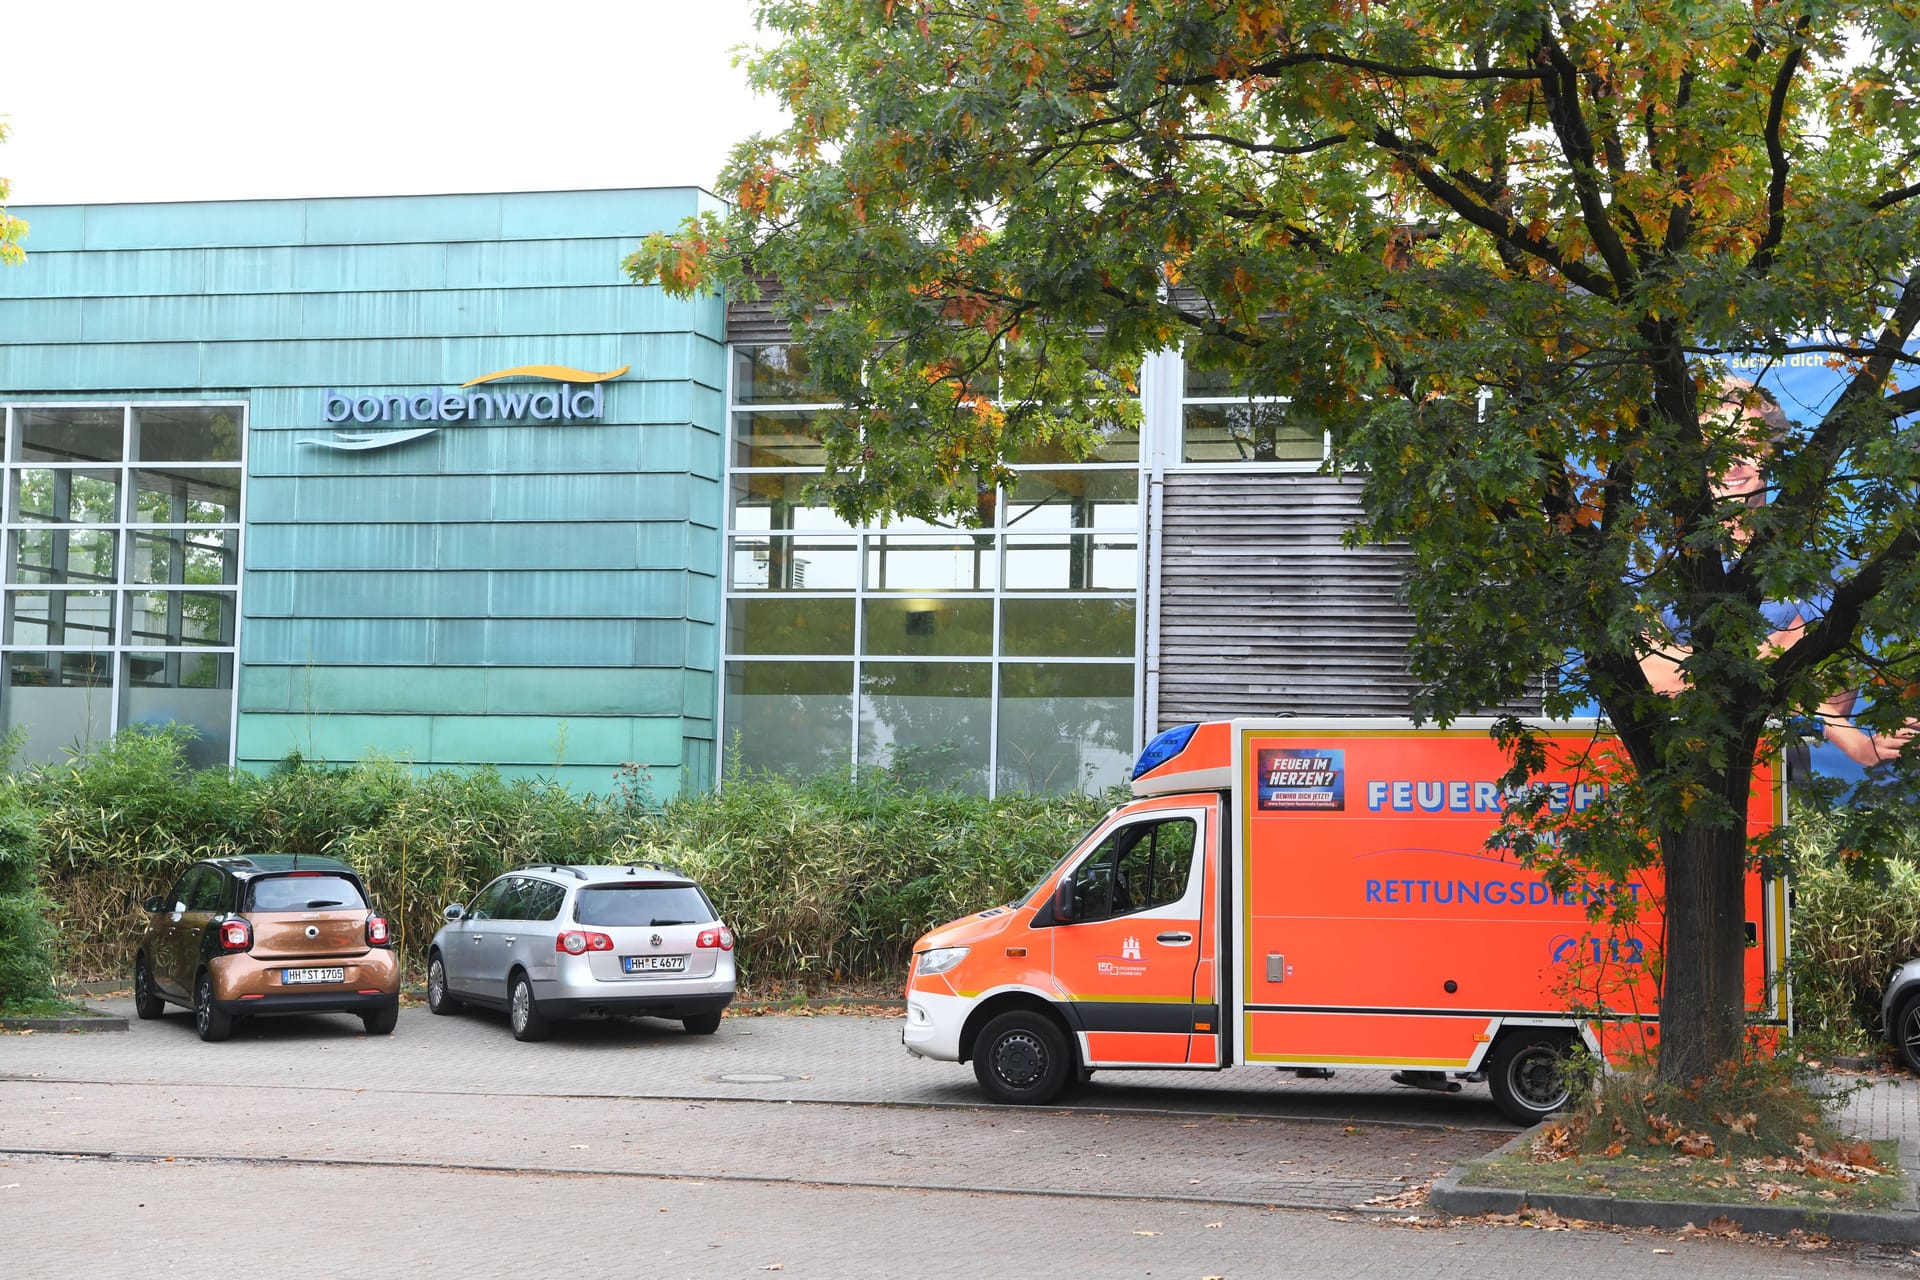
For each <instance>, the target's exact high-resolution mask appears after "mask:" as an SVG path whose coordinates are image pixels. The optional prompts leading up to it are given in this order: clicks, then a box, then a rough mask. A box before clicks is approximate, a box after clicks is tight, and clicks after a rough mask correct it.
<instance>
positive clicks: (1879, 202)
mask: <svg viewBox="0 0 1920 1280" xmlns="http://www.w3.org/2000/svg"><path fill="white" fill-rule="evenodd" d="M1915 196H1920V182H1916V183H1914V184H1913V185H1912V186H1910V187H1902V188H1900V189H1899V190H1898V191H1889V192H1887V193H1886V194H1885V195H1879V196H1875V197H1874V198H1873V199H1872V200H1871V201H1870V202H1869V203H1868V204H1867V208H1869V209H1871V210H1873V211H1874V212H1875V213H1879V212H1880V211H1881V210H1882V209H1891V208H1892V207H1893V206H1894V205H1896V204H1899V203H1900V202H1901V201H1902V200H1911V199H1913V198H1914V197H1915Z"/></svg>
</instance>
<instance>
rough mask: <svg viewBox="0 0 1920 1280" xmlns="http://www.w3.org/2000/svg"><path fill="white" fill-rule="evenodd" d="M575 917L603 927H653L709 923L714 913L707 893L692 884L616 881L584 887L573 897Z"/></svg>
mask: <svg viewBox="0 0 1920 1280" xmlns="http://www.w3.org/2000/svg"><path fill="white" fill-rule="evenodd" d="M573 918H574V920H575V921H577V922H578V923H580V924H597V925H600V926H601V927H602V928H618V927H620V926H621V925H634V926H638V927H640V928H649V927H653V926H658V925H663V924H706V923H708V922H709V921H711V920H712V919H713V918H714V916H713V908H712V907H711V906H709V905H708V903H707V895H706V894H704V893H701V892H700V890H698V889H696V888H694V887H693V886H692V885H690V884H614V885H595V886H594V887H592V888H589V889H582V890H580V892H579V893H578V894H577V895H576V896H575V897H574V900H573Z"/></svg>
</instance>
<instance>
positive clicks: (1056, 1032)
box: [973, 1009, 1075, 1106]
mask: <svg viewBox="0 0 1920 1280" xmlns="http://www.w3.org/2000/svg"><path fill="white" fill-rule="evenodd" d="M1074 1069H1075V1063H1074V1060H1073V1051H1072V1050H1071V1049H1069V1048H1068V1047H1067V1037H1066V1034H1065V1033H1064V1032H1062V1031H1061V1030H1060V1024H1059V1023H1057V1022H1055V1021H1054V1020H1053V1019H1052V1018H1049V1017H1047V1015H1045V1014H1044V1013H1035V1012H1033V1011H1032V1010H1028V1009H1016V1010H1014V1011H1013V1012H1011V1013H1003V1014H1001V1015H1000V1016H999V1017H997V1018H995V1019H994V1020H993V1021H992V1022H989V1023H988V1024H987V1025H986V1026H985V1027H984V1028H982V1029H981V1031H980V1038H979V1039H978V1040H976V1041H975V1042H974V1045H973V1074H974V1075H975V1076H976V1077H978V1079H979V1081H980V1087H981V1088H982V1089H985V1090H986V1091H987V1095H988V1096H989V1097H991V1098H992V1099H993V1100H994V1101H995V1102H1008V1103H1013V1104H1016V1105H1028V1106H1039V1105H1041V1104H1043V1103H1047V1102H1051V1101H1053V1099H1054V1098H1055V1097H1057V1096H1058V1095H1059V1093H1060V1090H1061V1089H1063V1088H1065V1087H1066V1083H1067V1080H1068V1079H1069V1078H1070V1077H1071V1076H1072V1075H1073V1072H1074Z"/></svg>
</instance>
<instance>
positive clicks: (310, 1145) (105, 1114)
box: [0, 1001, 1920, 1280]
mask: <svg viewBox="0 0 1920 1280" xmlns="http://www.w3.org/2000/svg"><path fill="white" fill-rule="evenodd" d="M106 1003H107V1004H108V1006H109V1007H111V1008H116V1009H120V1008H124V1002H113V1001H108V1002H106ZM1239 1074H1240V1073H1234V1072H1229V1073H1224V1074H1221V1075H1208V1076H1172V1075H1164V1074H1152V1073H1114V1074H1112V1075H1101V1076H1096V1077H1095V1080H1094V1082H1093V1083H1092V1084H1091V1085H1089V1086H1087V1087H1085V1088H1083V1089H1082V1090H1080V1091H1079V1092H1077V1093H1076V1094H1074V1095H1072V1096H1071V1097H1070V1098H1069V1099H1067V1100H1066V1102H1065V1105H1061V1106H1056V1107H1050V1108H1045V1109H1042V1110H1022V1109H1008V1108H998V1107H991V1106H987V1105H985V1104H984V1103H983V1102H982V1099H981V1095H980V1094H979V1093H978V1091H977V1089H976V1088H975V1086H974V1084H973V1081H972V1077H971V1073H970V1071H969V1070H968V1069H967V1068H964V1067H959V1066H955V1065H952V1064H940V1063H928V1062H922V1061H920V1060H917V1059H914V1058H912V1057H910V1056H909V1055H908V1054H906V1053H905V1051H904V1050H902V1049H901V1048H900V1046H899V1031H898V1024H897V1022H896V1021H895V1020H893V1019H891V1018H861V1017H844V1016H831V1015H823V1016H816V1017H795V1016H774V1017H743V1016H729V1017H728V1018H727V1019H726V1020H725V1021H724V1022H723V1023H722V1025H721V1029H720V1031H719V1033H718V1034H716V1035H714V1036H712V1037H691V1036H687V1035H685V1034H684V1033H682V1032H681V1031H680V1030H679V1029H678V1027H677V1026H675V1025H673V1024H667V1023H654V1022H635V1023H619V1022H616V1023H601V1024H592V1023H589V1024H578V1025H574V1026H570V1027H567V1028H565V1029H563V1031H562V1033H561V1034H560V1035H559V1036H558V1037H556V1039H555V1040H553V1041H550V1042H547V1043H545V1044H519V1043H517V1042H515V1041H514V1040H513V1039H512V1037H511V1036H510V1035H509V1034H508V1032H507V1030H506V1027H505V1025H504V1022H503V1021H502V1020H501V1019H500V1018H498V1017H497V1016H493V1015H489V1014H475V1015H469V1016H466V1017H461V1018H452V1019H449V1018H434V1017H432V1016H431V1015H429V1014H427V1013H426V1012H425V1011H424V1010H421V1009H408V1010H406V1011H405V1012H404V1013H403V1014H402V1018H401V1023H400V1028H399V1030H398V1032H396V1033H395V1035H393V1036H392V1037H388V1038H375V1037H367V1036H364V1035H362V1034H361V1033H360V1031H359V1024H358V1022H357V1021H356V1020H353V1019H350V1018H345V1017H314V1018H301V1019H278V1020H266V1021H262V1022H261V1023H259V1024H256V1025H253V1026H246V1027H243V1028H242V1029H241V1030H240V1031H239V1032H238V1033H237V1034H236V1035H235V1037H234V1039H233V1040H231V1041H229V1042H228V1043H226V1044H221V1045H206V1044H202V1043H201V1042H200V1041H199V1040H198V1039H197V1038H196V1037H195V1036H194V1034H193V1031H192V1027H191V1024H190V1022H189V1020H188V1018H187V1017H186V1015H185V1014H184V1013H180V1012H175V1013H172V1014H170V1015H169V1016H168V1017H166V1018H165V1019H163V1020H161V1021H159V1022H157V1023H139V1022H135V1023H134V1024H133V1027H132V1029H131V1030H130V1031H129V1032H127V1033H126V1034H94V1035H46V1034H41V1035H5V1036H0V1274H4V1275H6V1276H8V1277H39V1276H52V1277H64V1276H79V1275H83V1274H84V1275H86V1276H89V1277H101V1276H122V1275H125V1276H144V1275H166V1274H173V1273H175V1272H179V1273H183V1274H184V1273H186V1272H187V1271H188V1270H190V1269H191V1270H192V1271H195V1272H205V1271H206V1270H207V1269H208V1267H209V1266H210V1265H219V1264H218V1261H217V1259H219V1258H220V1257H221V1256H222V1255H223V1254H224V1253H226V1252H227V1251H229V1250H231V1251H233V1253H234V1256H235V1258H237V1259H245V1263H246V1269H248V1270H258V1269H264V1268H267V1267H272V1268H273V1269H276V1270H285V1269H287V1267H286V1266H284V1265H283V1262H286V1261H288V1260H295V1259H297V1261H298V1266H297V1268H295V1270H297V1272H298V1274H299V1275H301V1276H302V1277H324V1276H331V1275H349V1274H351V1275H355V1276H363V1275H366V1274H368V1273H369V1271H370V1270H371V1271H379V1272H392V1271H396V1270H398V1269H400V1268H405V1270H406V1271H407V1272H408V1273H409V1274H418V1275H448V1276H491V1275H508V1274H513V1275H521V1274H526V1273H527V1272H528V1271H529V1270H537V1271H546V1270H549V1269H551V1268H555V1267H561V1268H566V1269H567V1270H568V1271H569V1272H570V1273H571V1272H575V1271H576V1270H577V1269H581V1268H590V1269H592V1271H591V1273H593V1274H607V1275H609V1276H621V1277H627V1276H681V1275H688V1276H723V1275H725V1276H731V1275H762V1274H767V1273H768V1272H770V1271H774V1270H778V1271H782V1272H788V1273H792V1274H795V1275H815V1276H835V1277H839V1276H864V1275H887V1276H902V1275H910V1276H911V1275H926V1276H935V1275H938V1276H947V1275H951V1274H954V1273H955V1272H956V1271H958V1272H961V1273H982V1274H989V1275H1155V1276H1190V1277H1195V1278H1196V1280H1197V1278H1199V1277H1204V1276H1233V1277H1250V1276H1303V1277H1304V1276H1325V1277H1344V1276H1372V1275H1392V1276H1396V1277H1398V1276H1401V1275H1404V1274H1406V1273H1408V1272H1409V1271H1413V1272H1415V1273H1419V1272H1423V1271H1424V1272H1426V1273H1430V1274H1431V1275H1433V1276H1435V1277H1451V1276H1456V1275H1458V1276H1474V1277H1483V1276H1490V1275H1498V1274H1501V1273H1502V1272H1508V1273H1514V1272H1519V1273H1522V1274H1524V1273H1525V1272H1526V1271H1528V1270H1542V1271H1544V1270H1546V1269H1549V1268H1551V1269H1553V1270H1555V1271H1558V1272H1559V1273H1562V1274H1567V1273H1577V1274H1596V1275H1597V1274H1603V1273H1606V1272H1615V1273H1619V1274H1622V1275H1625V1276H1637V1275H1641V1274H1654V1273H1655V1272H1668V1271H1673V1272H1675V1274H1678V1272H1677V1268H1680V1267H1685V1268H1686V1269H1687V1270H1688V1271H1689V1272H1691V1273H1693V1274H1694V1275H1704V1276H1719V1275H1727V1276H1732V1275H1736V1274H1737V1275H1739V1276H1742V1277H1755V1276H1773V1275H1782V1276H1784V1275H1807V1274H1816V1273H1817V1274H1827V1275H1834V1274H1853V1273H1856V1272H1857V1273H1860V1274H1867V1273H1872V1274H1884V1273H1888V1272H1895V1273H1898V1272H1904V1271H1920V1257H1915V1256H1913V1255H1911V1254H1909V1253H1908V1252H1907V1251H1905V1250H1836V1249H1832V1248H1822V1249H1813V1250H1805V1249H1801V1248H1798V1247H1795V1246H1791V1245H1789V1246H1780V1247H1774V1246H1769V1245H1763V1244H1757V1243H1754V1242H1752V1241H1741V1240H1723V1239H1716V1238H1687V1237H1676V1236H1671V1235H1669V1236H1659V1235H1650V1234H1645V1233H1628V1232H1611V1231H1603V1230H1577V1231H1541V1230H1537V1229H1527V1228H1521V1227H1516V1226H1513V1225H1501V1224H1484V1223H1473V1222H1449V1221H1446V1220H1444V1219H1439V1218H1435V1217H1434V1216H1432V1215H1431V1214H1429V1213H1427V1212H1426V1211H1425V1210H1424V1208H1423V1207H1422V1205H1421V1201H1420V1192H1421V1190H1422V1189H1423V1188H1424V1187H1425V1186H1426V1184H1427V1183H1429V1182H1430V1181H1431V1180H1432V1178H1433V1177H1434V1176H1436V1175H1437V1174H1438V1173H1440V1172H1442V1171H1444V1170H1445V1169H1447V1168H1448V1167H1450V1166H1451V1165H1452V1164H1454V1163H1456V1162H1458V1161H1460V1160H1463V1159H1466V1158H1469V1157H1471V1156H1474V1155H1478V1154H1481V1153H1482V1152H1485V1151H1488V1150H1491V1149H1492V1148H1493V1147H1495V1146H1497V1145H1499V1144H1500V1143H1502V1142H1504V1141H1505V1140H1506V1139H1507V1138H1508V1137H1510V1136H1511V1135H1512V1134H1513V1132H1514V1131H1513V1130H1512V1129H1511V1128H1510V1127H1509V1126H1507V1125H1505V1124H1503V1123H1502V1122H1501V1121H1500V1120H1499V1119H1498V1117H1497V1116H1496V1115H1495V1114H1494V1113H1493V1110H1492V1107H1491V1103H1490V1102H1489V1101H1488V1100H1487V1099H1486V1096H1485V1092H1484V1090H1477V1091H1476V1090H1473V1089H1471V1088H1470V1089H1469V1090H1466V1091H1463V1092H1462V1093H1460V1094H1456V1095H1445V1096H1443V1095H1431V1094H1424V1093H1418V1092H1414V1091H1409V1090H1406V1089H1401V1088H1398V1087H1395V1086H1393V1085H1392V1084H1390V1083H1389V1082H1388V1081H1387V1080H1386V1079H1385V1077H1384V1076H1381V1075H1379V1074H1378V1073H1370V1072H1354V1073H1343V1074H1342V1075H1340V1076H1338V1077H1336V1078H1335V1079H1333V1080H1331V1081H1302V1080H1297V1079H1295V1078H1294V1077H1292V1076H1291V1075H1290V1074H1287V1075H1282V1074H1281V1073H1273V1072H1267V1073H1250V1074H1248V1075H1247V1076H1246V1077H1245V1078H1243V1079H1237V1078H1236V1077H1238V1076H1239ZM128 1228H132V1229H131V1230H129V1229H128ZM1662 1250H1665V1251H1669V1252H1662ZM1690 1280H1691V1277H1690Z"/></svg>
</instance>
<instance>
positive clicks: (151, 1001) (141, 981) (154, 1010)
mask: <svg viewBox="0 0 1920 1280" xmlns="http://www.w3.org/2000/svg"><path fill="white" fill-rule="evenodd" d="M133 1011H134V1013H135V1014H136V1015H138V1016H139V1017H140V1018H141V1019H143V1020H145V1021H148V1022H151V1021H152V1020H153V1019H155V1018H157V1017H159V1016H160V1015H161V1014H163V1013H165V1012H166V1011H167V1002H166V1001H165V1000H162V999H161V998H160V993H159V992H158V991H155V990H154V989H153V971H152V970H151V969H149V968H148V967H147V958H146V957H145V956H143V955H142V956H135V957H134V958H133Z"/></svg>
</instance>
